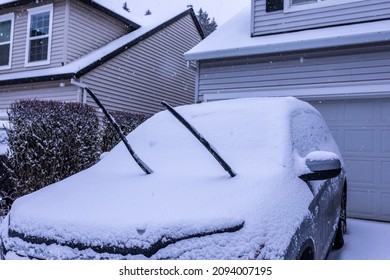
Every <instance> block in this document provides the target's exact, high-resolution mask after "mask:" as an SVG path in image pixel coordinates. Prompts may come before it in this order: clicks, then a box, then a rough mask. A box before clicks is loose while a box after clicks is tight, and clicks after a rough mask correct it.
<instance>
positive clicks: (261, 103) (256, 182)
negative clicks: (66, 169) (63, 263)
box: [10, 98, 312, 258]
mask: <svg viewBox="0 0 390 280" xmlns="http://www.w3.org/2000/svg"><path fill="white" fill-rule="evenodd" d="M306 106H308V105H307V104H306V103H304V102H300V101H298V100H296V99H293V98H263V99H262V98H259V99H245V100H232V101H223V102H212V103H204V104H196V105H189V106H183V107H179V108H177V111H178V112H179V113H180V114H181V115H182V116H183V117H185V118H186V119H187V120H188V121H189V122H190V123H191V125H192V126H194V127H195V128H196V129H197V130H198V131H199V132H200V133H201V134H202V135H204V136H205V137H206V138H207V140H208V141H209V142H210V143H211V144H212V145H213V146H214V147H215V148H216V149H217V150H218V152H219V154H220V155H221V156H222V157H223V158H224V159H225V160H226V161H227V162H228V163H229V164H230V165H231V167H232V168H233V169H234V170H235V171H236V173H237V176H236V177H234V178H230V176H229V175H228V174H227V173H226V172H225V171H224V170H223V169H222V168H221V166H220V165H219V164H218V163H217V162H216V161H215V159H214V158H213V157H212V156H211V155H210V154H209V153H208V152H207V151H206V150H205V149H204V147H203V146H202V145H201V144H200V143H199V142H198V141H197V140H196V139H195V138H194V137H193V135H191V134H190V133H189V132H188V131H187V130H186V128H185V127H183V126H182V124H180V123H179V122H178V121H177V120H176V119H175V118H174V117H173V116H172V115H171V114H169V112H167V111H164V112H161V113H158V114H156V115H155V116H153V117H151V118H150V119H149V120H147V121H146V122H145V123H143V124H142V125H141V126H140V127H138V128H137V129H136V130H135V131H133V132H132V133H131V134H130V135H128V137H127V139H128V141H129V142H130V144H131V145H132V146H133V148H134V150H135V151H136V152H137V153H138V155H139V156H140V158H141V159H142V160H143V161H145V162H146V163H147V164H148V166H150V167H151V168H152V170H153V171H154V172H153V174H151V175H145V174H144V173H143V172H142V170H141V169H140V168H139V167H138V166H137V165H136V163H135V162H134V161H133V159H132V158H131V156H130V155H129V154H128V152H127V150H126V148H125V147H124V145H123V144H122V143H120V144H118V145H117V146H116V147H115V148H114V149H113V151H111V152H110V153H109V154H108V155H107V156H105V157H104V158H103V159H102V160H101V161H100V162H99V163H98V164H97V165H95V166H93V167H91V168H89V169H87V170H85V171H83V172H80V173H78V174H76V175H74V176H72V177H70V178H68V179H65V180H63V181H61V182H59V183H56V184H53V185H51V186H49V187H46V188H44V189H42V190H40V191H38V192H35V193H33V194H30V195H28V196H26V197H23V198H21V199H18V200H17V201H16V202H15V203H14V205H13V207H12V211H11V213H10V220H11V222H10V226H11V228H12V229H13V230H17V231H18V232H22V233H24V234H26V235H30V236H39V237H43V238H47V239H55V240H57V241H63V240H76V241H77V242H81V243H83V244H87V245H88V244H89V245H91V244H93V245H95V246H99V245H105V246H110V245H118V244H122V245H123V246H127V245H128V244H130V243H132V244H134V243H136V244H137V246H140V247H143V248H146V247H148V246H150V245H151V244H153V242H156V241H157V240H158V239H159V238H162V237H166V236H169V237H170V238H179V237H180V236H184V235H191V234H196V233H198V232H202V231H213V230H220V229H221V228H224V227H231V226H235V225H238V224H240V223H242V222H244V223H245V224H244V227H243V229H241V230H240V231H239V232H237V235H234V234H231V235H229V236H228V237H227V238H228V239H226V234H218V235H216V236H213V237H210V238H214V239H213V240H214V241H213V244H214V245H212V246H211V245H210V244H209V245H207V246H206V245H204V244H203V243H202V244H203V245H200V243H199V244H198V245H194V244H195V243H191V242H182V245H175V249H174V252H175V254H176V257H178V255H181V254H184V253H185V254H186V255H185V258H197V254H199V252H198V251H199V250H198V251H197V250H195V249H194V248H192V247H191V246H198V247H199V246H200V247H202V248H209V250H210V252H213V253H211V254H212V255H210V256H209V257H210V258H214V257H215V258H231V257H235V258H237V257H239V256H237V255H234V256H233V255H232V254H238V252H239V254H240V256H242V255H245V256H252V257H253V256H254V254H256V251H257V250H258V246H259V244H267V248H270V249H269V250H270V251H269V252H271V251H272V250H271V249H272V248H273V247H275V248H286V247H287V246H288V243H289V240H290V238H291V236H292V235H293V233H294V232H295V229H296V228H297V227H298V226H299V224H300V222H301V220H302V219H303V217H304V216H305V215H307V213H308V210H307V206H308V204H309V202H310V200H311V198H312V195H311V193H310V191H309V190H308V188H307V187H306V185H305V184H304V183H303V182H302V181H300V180H299V179H298V176H296V174H293V173H292V170H293V168H292V167H291V165H292V163H291V161H292V158H291V144H290V143H289V141H290V137H289V125H290V121H289V114H290V112H291V111H293V110H297V109H299V108H306ZM238 234H239V235H238ZM221 238H222V239H223V238H224V239H223V240H224V244H226V242H228V243H232V244H231V248H230V249H229V250H226V249H221V248H220V249H219V250H217V251H216V250H215V248H212V247H213V246H214V247H215V246H219V245H218V240H222V239H221ZM199 242H200V241H199ZM185 244H186V245H185ZM280 244H283V246H280ZM276 245H277V246H276ZM180 246H182V247H180ZM186 246H187V247H186ZM188 246H189V247H188ZM224 246H225V245H224ZM191 248H192V249H191ZM235 248H236V249H235ZM237 248H240V249H239V250H238V249H237ZM198 249H199V248H198ZM237 250H238V251H237ZM191 252H192V253H191ZM197 252H198V253H197ZM215 252H219V253H218V254H216V253H215ZM171 253H173V251H172V249H170V247H167V248H165V249H163V250H161V252H159V253H158V254H160V255H159V256H160V257H161V256H167V255H170V254H171ZM213 254H214V255H213ZM272 254H275V255H271V256H268V257H271V258H278V256H280V255H281V254H282V252H280V251H276V252H273V253H272ZM277 254H279V255H277ZM136 257H139V256H136ZM141 257H142V256H141ZM156 257H158V255H157V256H156Z"/></svg>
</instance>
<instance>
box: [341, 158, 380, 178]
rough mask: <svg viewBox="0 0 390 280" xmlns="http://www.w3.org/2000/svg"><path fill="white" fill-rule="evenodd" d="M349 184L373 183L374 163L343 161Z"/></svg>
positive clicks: (358, 160)
mask: <svg viewBox="0 0 390 280" xmlns="http://www.w3.org/2000/svg"><path fill="white" fill-rule="evenodd" d="M345 165H346V168H347V176H348V182H349V183H355V184H360V183H371V184H374V183H375V161H373V160H362V159H357V160H345Z"/></svg>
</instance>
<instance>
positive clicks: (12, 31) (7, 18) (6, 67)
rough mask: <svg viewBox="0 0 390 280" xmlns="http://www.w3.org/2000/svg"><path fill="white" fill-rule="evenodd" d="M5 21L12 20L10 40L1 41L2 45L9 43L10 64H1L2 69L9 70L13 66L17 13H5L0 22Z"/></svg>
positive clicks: (0, 68)
mask: <svg viewBox="0 0 390 280" xmlns="http://www.w3.org/2000/svg"><path fill="white" fill-rule="evenodd" d="M3 21H11V30H10V38H9V41H8V42H3V43H1V42H0V45H7V44H9V54H8V64H7V65H0V70H8V69H11V67H12V49H13V42H14V23H15V14H14V13H9V14H5V15H0V22H3Z"/></svg>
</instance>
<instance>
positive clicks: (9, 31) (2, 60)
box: [0, 14, 14, 70]
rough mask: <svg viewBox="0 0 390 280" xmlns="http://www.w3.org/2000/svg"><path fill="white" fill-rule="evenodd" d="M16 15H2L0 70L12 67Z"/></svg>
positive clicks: (0, 21)
mask: <svg viewBox="0 0 390 280" xmlns="http://www.w3.org/2000/svg"><path fill="white" fill-rule="evenodd" d="M13 27H14V15H13V14H7V15H3V16H0V70H1V69H10V68H11V55H12V41H13V39H12V37H13Z"/></svg>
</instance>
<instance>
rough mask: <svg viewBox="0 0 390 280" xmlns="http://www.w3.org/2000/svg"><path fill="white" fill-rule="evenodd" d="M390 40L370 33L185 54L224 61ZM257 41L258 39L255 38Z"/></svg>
mask: <svg viewBox="0 0 390 280" xmlns="http://www.w3.org/2000/svg"><path fill="white" fill-rule="evenodd" d="M389 38H390V30H389V31H385V32H383V31H380V32H370V33H365V34H358V35H350V36H335V37H330V38H329V37H327V38H318V39H311V40H298V41H292V42H283V43H271V44H264V45H261V44H259V45H254V46H246V47H240V48H231V49H225V50H223V49H222V50H212V51H203V52H191V51H190V52H188V53H186V54H184V58H185V59H186V60H209V59H223V58H232V57H242V56H253V55H259V54H271V53H285V52H292V51H305V50H310V49H318V48H329V47H343V46H349V45H360V44H371V43H379V42H386V41H387V42H388V41H389ZM253 39H254V40H256V39H257V38H253Z"/></svg>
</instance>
